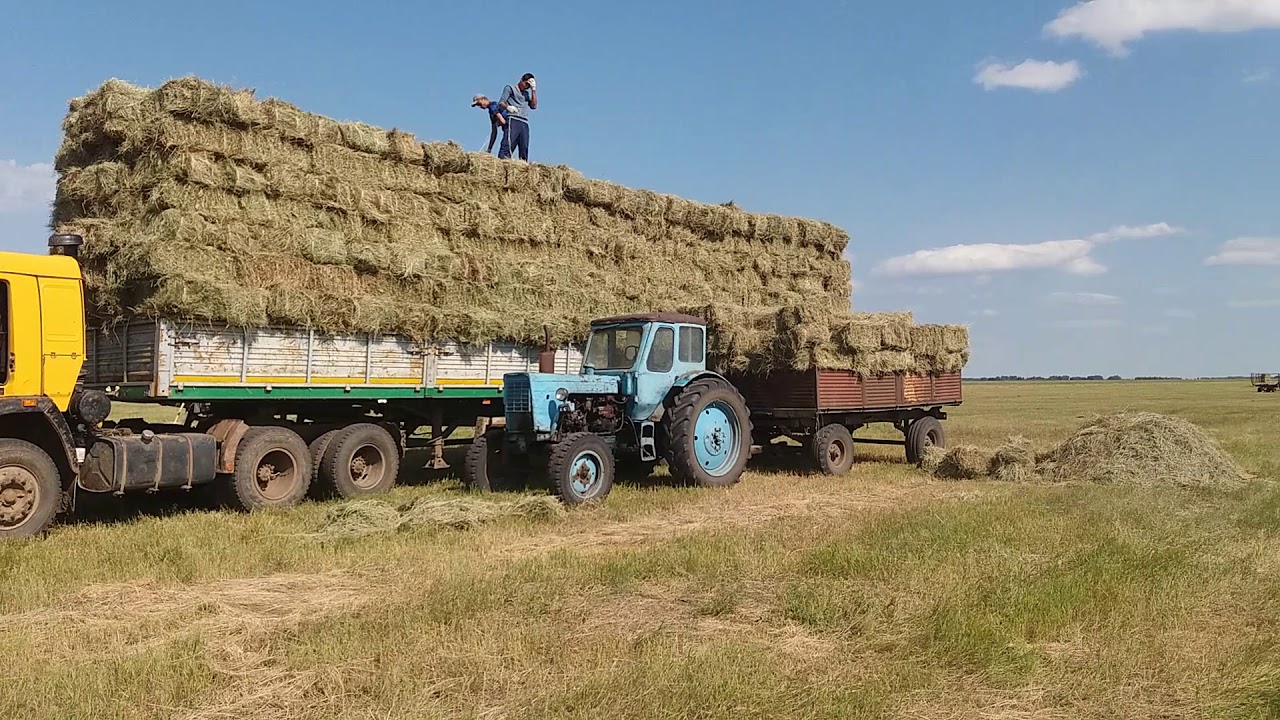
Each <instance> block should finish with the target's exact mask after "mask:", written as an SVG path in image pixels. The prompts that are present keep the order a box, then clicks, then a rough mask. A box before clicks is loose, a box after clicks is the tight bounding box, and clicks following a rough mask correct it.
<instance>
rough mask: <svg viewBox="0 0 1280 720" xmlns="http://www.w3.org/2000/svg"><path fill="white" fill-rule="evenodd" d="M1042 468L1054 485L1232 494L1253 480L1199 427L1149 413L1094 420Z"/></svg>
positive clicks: (1045, 459) (1040, 463)
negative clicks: (1176, 488) (1071, 483)
mask: <svg viewBox="0 0 1280 720" xmlns="http://www.w3.org/2000/svg"><path fill="white" fill-rule="evenodd" d="M1037 465H1038V469H1039V472H1040V474H1041V475H1042V476H1043V477H1044V478H1045V479H1047V480H1049V481H1051V482H1069V481H1078V482H1094V483H1100V484H1104V485H1138V486H1157V485H1173V486H1179V487H1194V488H1216V489H1224V490H1229V489H1233V488H1238V487H1241V486H1242V485H1244V484H1245V483H1246V482H1247V481H1248V480H1249V476H1248V475H1247V474H1246V473H1245V472H1244V471H1243V470H1242V469H1241V468H1240V467H1239V466H1238V465H1237V464H1236V462H1235V461H1234V460H1233V459H1232V458H1231V457H1230V456H1229V455H1227V453H1226V452H1224V451H1223V450H1222V448H1221V447H1219V446H1218V444H1217V443H1216V442H1214V441H1213V439H1212V438H1210V437H1209V435H1208V434H1207V433H1205V431H1204V430H1202V429H1201V428H1200V427H1198V426H1196V425H1195V424H1193V423H1191V422H1189V421H1187V420H1184V419H1182V418H1178V417H1172V416H1168V415H1158V414H1156V413H1147V412H1143V413H1118V414H1115V415H1108V416H1104V417H1100V418H1098V419H1096V420H1093V421H1092V422H1090V423H1088V424H1086V425H1085V426H1084V427H1082V428H1080V430H1079V431H1077V432H1076V433H1075V434H1074V435H1072V436H1071V437H1069V438H1067V440H1066V441H1064V442H1063V443H1062V444H1061V445H1058V446H1057V447H1055V448H1053V449H1052V450H1050V451H1048V452H1046V453H1044V454H1043V455H1041V456H1040V457H1038V458H1037Z"/></svg>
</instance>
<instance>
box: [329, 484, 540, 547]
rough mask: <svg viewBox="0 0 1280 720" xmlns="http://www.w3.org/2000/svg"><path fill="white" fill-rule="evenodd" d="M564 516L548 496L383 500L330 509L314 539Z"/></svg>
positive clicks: (461, 527) (457, 527)
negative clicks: (396, 502)
mask: <svg viewBox="0 0 1280 720" xmlns="http://www.w3.org/2000/svg"><path fill="white" fill-rule="evenodd" d="M564 514H565V509H564V505H563V504H561V503H560V501H558V500H556V499H555V498H553V497H550V496H546V495H533V496H528V497H522V498H519V499H516V500H510V501H488V500H476V499H473V498H456V499H451V500H428V499H425V498H422V499H418V500H414V501H413V502H410V503H407V504H404V505H398V506H397V505H392V504H390V503H387V502H384V501H381V500H358V501H355V502H350V503H345V504H343V505H339V506H337V507H334V508H333V509H331V510H330V511H329V512H328V514H327V515H326V516H325V520H324V523H323V525H322V526H321V527H320V530H319V531H317V532H316V533H315V535H314V537H316V538H317V539H321V540H338V539H344V538H358V537H365V536H368V535H378V534H384V533H394V532H398V531H400V530H403V529H406V528H418V527H435V528H448V529H453V530H471V529H474V528H477V527H480V526H482V525H486V524H489V523H492V522H494V521H497V520H501V519H504V518H513V517H520V518H527V519H531V520H549V519H554V518H558V517H561V516H563V515H564Z"/></svg>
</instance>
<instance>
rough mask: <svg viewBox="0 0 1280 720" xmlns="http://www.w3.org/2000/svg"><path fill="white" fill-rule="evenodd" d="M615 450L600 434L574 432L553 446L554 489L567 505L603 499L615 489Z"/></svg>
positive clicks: (550, 472)
mask: <svg viewBox="0 0 1280 720" xmlns="http://www.w3.org/2000/svg"><path fill="white" fill-rule="evenodd" d="M614 471H615V468H614V462H613V451H612V450H610V449H609V446H608V445H606V444H605V442H604V440H603V439H601V438H600V436H599V435H596V434H594V433H574V434H573V435H570V436H569V437H567V438H565V439H564V440H562V441H560V442H559V443H557V444H556V446H555V447H554V448H552V449H551V460H550V462H548V463H547V474H548V475H550V477H551V490H552V492H554V493H555V494H556V496H557V497H559V498H560V500H562V501H563V502H564V503H565V504H566V505H581V504H583V503H587V502H591V501H593V500H603V499H604V498H605V497H606V496H608V494H609V491H610V490H612V489H613V478H614Z"/></svg>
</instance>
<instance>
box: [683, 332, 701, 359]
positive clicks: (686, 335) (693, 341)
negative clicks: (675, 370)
mask: <svg viewBox="0 0 1280 720" xmlns="http://www.w3.org/2000/svg"><path fill="white" fill-rule="evenodd" d="M704 341H705V336H704V335H703V332H702V328H700V327H688V326H686V327H682V328H680V362H682V363H700V362H702V360H703V357H702V353H703V351H704V350H705V349H706V348H704V347H703V345H704Z"/></svg>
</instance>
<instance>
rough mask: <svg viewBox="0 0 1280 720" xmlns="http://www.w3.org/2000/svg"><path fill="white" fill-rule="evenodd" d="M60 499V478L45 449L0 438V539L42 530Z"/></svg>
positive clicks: (36, 533) (50, 518)
mask: <svg viewBox="0 0 1280 720" xmlns="http://www.w3.org/2000/svg"><path fill="white" fill-rule="evenodd" d="M61 500H62V482H61V479H60V476H59V475H58V468H57V466H56V465H54V464H53V459H52V458H50V457H49V455H48V453H46V452H45V451H43V450H41V449H40V448H38V447H36V446H35V445H32V444H31V443H29V442H26V441H23V440H0V540H10V539H18V538H29V537H35V536H36V535H39V534H40V533H42V532H44V531H45V530H47V529H48V527H49V525H50V524H51V523H52V522H53V518H54V516H55V515H57V514H58V506H59V504H61Z"/></svg>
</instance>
